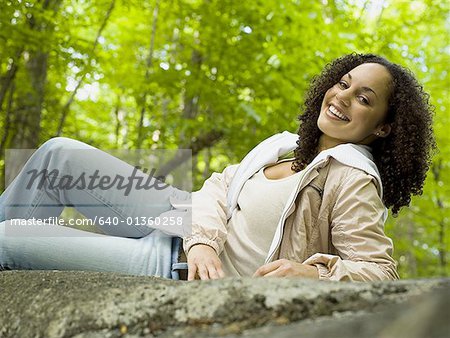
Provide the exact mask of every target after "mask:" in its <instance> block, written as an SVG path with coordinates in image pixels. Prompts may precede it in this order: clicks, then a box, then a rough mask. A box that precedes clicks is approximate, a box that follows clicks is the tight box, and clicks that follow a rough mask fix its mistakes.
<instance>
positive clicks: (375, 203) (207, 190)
mask: <svg viewBox="0 0 450 338" xmlns="http://www.w3.org/2000/svg"><path fill="white" fill-rule="evenodd" d="M293 137H294V136H289V137H287V138H286V135H285V138H284V139H282V140H280V139H279V140H278V141H277V142H281V143H285V142H286V140H288V141H289V143H292V140H293ZM279 138H281V137H279ZM265 142H266V141H265ZM266 146H267V145H266ZM269 146H270V149H272V148H274V147H275V148H277V145H276V144H275V143H274V142H272V143H270V144H269ZM348 146H350V145H348ZM258 147H259V146H258ZM293 147H295V144H294V145H291V148H293ZM339 147H340V148H341V150H342V151H343V152H344V153H350V152H351V148H350V147H345V145H344V146H339ZM255 149H256V148H255ZM267 149H268V148H267V147H266V148H264V147H262V149H259V151H260V152H261V153H265V152H267ZM277 149H279V147H278V148H277ZM349 150H350V151H349ZM285 151H286V148H283V149H281V152H285ZM253 152H254V150H253ZM330 153H331V154H333V150H331V151H330ZM250 154H252V152H251V153H250ZM250 154H249V155H250ZM275 154H278V152H275ZM249 155H247V157H248V156H249ZM254 155H255V154H254ZM256 155H257V154H256ZM321 155H323V156H318V158H316V159H315V161H313V163H312V164H311V165H309V166H308V167H307V169H305V174H304V175H303V177H302V179H301V180H300V182H299V185H298V186H297V189H295V191H294V192H293V194H292V198H291V199H290V201H289V202H288V203H287V205H286V208H285V210H284V211H283V214H282V217H281V219H280V222H279V225H278V227H277V229H276V232H275V236H274V240H273V242H272V245H271V248H270V250H269V253H268V255H267V258H266V263H267V262H271V261H274V260H277V259H281V258H286V259H289V260H293V261H296V262H303V263H304V264H310V265H315V266H316V267H317V268H318V270H319V278H320V279H327V280H355V281H371V280H388V279H398V278H399V277H398V274H397V272H396V264H395V261H394V260H393V259H392V250H393V246H392V241H391V240H390V239H389V238H388V237H386V235H385V234H384V231H383V228H384V221H385V217H386V214H385V207H384V205H383V202H382V199H381V195H382V188H381V184H380V180H379V177H376V174H373V173H372V174H368V173H367V172H366V171H365V170H361V169H360V168H355V166H350V165H348V164H344V163H342V162H340V161H338V160H337V159H336V158H339V156H329V154H328V156H325V155H326V154H321ZM277 156H278V155H277ZM335 157H336V158H335ZM250 162H251V163H252V162H254V161H250ZM269 162H270V161H269ZM273 162H277V161H273ZM243 163H244V164H245V161H243V162H241V164H240V165H231V166H229V167H227V168H225V170H224V171H223V172H222V173H214V174H212V176H211V177H210V178H209V179H208V180H206V181H205V183H204V185H203V187H202V189H201V190H199V191H197V192H194V193H193V194H192V208H193V209H192V235H190V236H187V237H185V238H184V249H185V251H186V252H188V251H189V249H190V248H191V247H192V246H193V245H195V244H198V243H203V244H207V245H210V246H211V247H213V248H214V249H215V250H216V252H217V254H220V253H221V251H222V250H223V245H224V243H225V241H226V238H227V231H228V230H227V225H228V219H229V218H230V217H232V214H233V212H235V210H234V208H233V205H232V204H231V205H230V196H229V195H230V194H229V192H230V191H229V190H230V186H231V185H232V182H233V178H234V177H235V175H236V172H237V171H239V169H241V171H242V168H240V166H242V165H243ZM259 166H260V165H256V166H255V167H259ZM362 167H364V166H362ZM364 168H365V167H364ZM254 170H256V169H252V170H250V172H251V171H254ZM367 171H370V170H367ZM235 181H236V179H235ZM231 199H232V198H231Z"/></svg>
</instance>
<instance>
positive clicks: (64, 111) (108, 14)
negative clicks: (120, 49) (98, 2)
mask: <svg viewBox="0 0 450 338" xmlns="http://www.w3.org/2000/svg"><path fill="white" fill-rule="evenodd" d="M115 2H116V1H115V0H112V1H111V4H110V6H109V8H108V11H107V12H106V15H105V17H104V19H103V22H102V24H101V26H100V28H99V30H98V32H97V36H96V37H95V41H94V45H93V46H92V49H91V52H90V53H89V54H90V55H92V54H94V52H95V49H96V47H97V45H98V41H99V39H100V36H101V35H102V33H103V30H104V29H105V27H106V24H107V23H108V20H109V18H110V17H111V13H112V11H113V10H114V6H115ZM90 60H91V58H89V60H88V61H90ZM85 76H86V72H84V71H83V74H82V75H81V76H80V78H79V79H78V81H77V85H76V86H75V89H74V90H73V91H72V93H71V94H70V97H69V99H68V100H67V102H66V103H65V104H64V106H63V108H62V114H61V119H60V120H59V124H58V129H57V131H56V136H60V135H61V133H62V129H63V127H64V123H65V121H66V118H67V115H68V114H69V108H70V105H71V104H72V102H73V101H74V99H75V95H76V94H77V92H78V90H79V89H80V87H81V84H82V83H83V80H84V78H85Z"/></svg>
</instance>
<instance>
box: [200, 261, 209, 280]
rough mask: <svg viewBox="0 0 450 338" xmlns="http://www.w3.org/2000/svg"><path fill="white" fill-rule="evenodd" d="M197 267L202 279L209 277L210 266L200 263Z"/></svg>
mask: <svg viewBox="0 0 450 338" xmlns="http://www.w3.org/2000/svg"><path fill="white" fill-rule="evenodd" d="M197 269H198V275H199V276H200V279H201V280H206V279H209V274H208V268H207V267H206V266H205V265H204V264H199V265H198V266H197Z"/></svg>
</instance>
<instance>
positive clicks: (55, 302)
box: [0, 271, 450, 338]
mask: <svg viewBox="0 0 450 338" xmlns="http://www.w3.org/2000/svg"><path fill="white" fill-rule="evenodd" d="M449 286H450V279H428V280H405V281H396V282H374V283H335V282H318V281H312V280H298V279H278V278H270V279H266V278H258V279H253V278H243V279H231V278H227V279H222V280H216V281H193V282H177V281H171V280H166V279H161V278H155V277H143V276H127V275H120V274H114V273H99V272H81V271H3V272H1V273H0V290H1V294H2V302H0V325H1V326H0V336H1V337H31V336H33V337H78V338H82V337H122V336H125V337H135V336H136V337H137V336H148V337H152V336H161V337H169V336H182V337H191V336H192V337H199V336H204V337H211V336H226V335H234V336H242V335H243V336H247V335H249V336H251V335H254V336H255V337H256V336H258V337H261V334H259V333H258V330H263V331H264V330H266V331H267V330H273V332H276V333H277V336H279V335H278V333H280V332H281V331H280V329H281V327H280V326H279V325H282V328H283V329H286V330H288V329H289V328H290V327H291V326H292V325H303V326H304V325H312V326H311V327H317V325H314V324H311V321H313V322H314V321H317V320H319V321H320V320H324V318H328V319H333V320H334V319H336V318H337V320H338V322H339V319H340V320H342V318H343V317H346V318H349V320H350V318H351V316H353V315H354V316H358V315H371V314H373V313H375V314H379V313H383V311H384V312H386V311H388V310H389V309H390V308H392V307H393V306H394V304H402V303H404V302H407V303H405V304H409V303H408V302H411V301H413V300H414V299H416V298H417V297H420V296H421V295H427V294H429V293H430V292H433V291H435V290H441V289H445V290H447V291H448V289H449ZM439 292H441V291H439ZM446 297H448V292H447V294H446ZM447 301H448V298H447ZM394 307H395V306H394ZM346 321H347V320H346ZM292 323H295V324H292ZM308 323H310V324H308ZM288 331H289V330H288ZM288 331H286V332H288ZM310 331H311V330H306V331H304V330H303V332H306V333H308V332H310ZM294 332H296V335H295V336H296V337H302V335H301V334H299V332H298V331H296V329H294ZM288 336H289V335H287V336H286V337H288ZM303 337H310V336H307V335H303Z"/></svg>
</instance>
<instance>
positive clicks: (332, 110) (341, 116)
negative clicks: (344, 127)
mask: <svg viewBox="0 0 450 338" xmlns="http://www.w3.org/2000/svg"><path fill="white" fill-rule="evenodd" d="M328 111H329V112H330V113H331V114H333V115H334V116H336V117H337V118H339V119H341V120H343V121H350V119H349V118H348V117H347V116H345V115H344V114H342V113H341V112H340V111H339V110H337V109H336V108H335V107H334V106H332V105H330V107H329V108H328Z"/></svg>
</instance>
